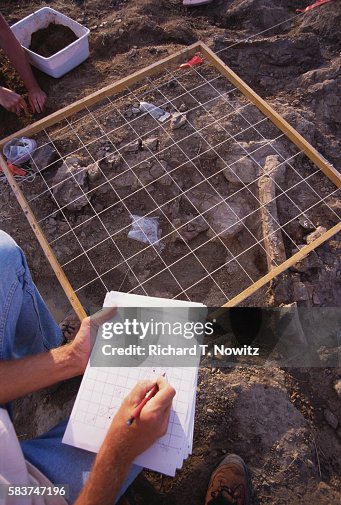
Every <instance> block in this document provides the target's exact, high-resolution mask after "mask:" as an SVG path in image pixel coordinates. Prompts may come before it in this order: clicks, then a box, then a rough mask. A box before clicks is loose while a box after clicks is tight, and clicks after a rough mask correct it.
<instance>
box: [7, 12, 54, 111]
mask: <svg viewBox="0 0 341 505" xmlns="http://www.w3.org/2000/svg"><path fill="white" fill-rule="evenodd" d="M0 47H1V48H2V49H3V51H4V53H5V54H6V56H7V57H8V59H9V60H10V61H11V63H12V64H13V66H14V68H15V69H16V70H17V72H18V73H19V74H20V77H21V78H22V80H23V81H24V84H25V87H26V89H27V91H28V99H29V102H30V104H31V107H32V109H33V111H36V112H42V111H43V108H44V105H45V102H46V94H45V93H44V91H42V89H41V88H40V86H39V84H38V83H37V81H36V79H35V77H34V75H33V72H32V69H31V66H30V64H29V62H28V60H27V57H26V53H25V50H24V49H23V48H22V47H21V45H20V44H19V42H18V41H17V39H16V38H15V36H14V34H13V32H12V30H11V28H10V27H9V25H8V23H7V22H6V21H5V19H4V18H3V16H2V15H1V14H0ZM9 93H14V92H13V91H11V90H7V89H6V88H2V89H1V94H0V98H1V96H2V97H4V94H7V97H8V99H9ZM14 95H16V96H17V97H20V95H17V94H16V93H14ZM20 98H21V100H18V106H19V109H16V110H13V112H18V111H19V112H20V109H23V108H26V103H25V101H24V99H23V98H22V97H20ZM13 99H15V97H14V96H13V95H12V101H13ZM23 103H24V104H25V105H23Z"/></svg>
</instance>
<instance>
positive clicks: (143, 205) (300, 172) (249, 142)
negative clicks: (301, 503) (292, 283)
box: [20, 62, 340, 305]
mask: <svg viewBox="0 0 341 505" xmlns="http://www.w3.org/2000/svg"><path fill="white" fill-rule="evenodd" d="M141 101H145V102H149V103H152V104H154V105H155V106H158V107H162V108H163V109H164V110H166V111H169V113H170V114H171V118H170V119H169V120H167V121H165V122H160V121H159V120H158V119H156V118H154V117H152V115H150V114H149V113H147V112H140V111H139V110H138V107H139V104H140V102H141ZM174 115H177V116H178V120H181V121H183V125H182V126H181V127H179V128H176V127H174V126H173V124H174V122H175V118H174ZM36 140H37V141H38V148H37V152H36V153H33V155H32V157H31V164H32V166H33V168H34V169H35V171H36V177H35V179H34V183H32V182H29V181H22V182H21V183H20V186H21V189H22V191H23V193H24V194H25V196H26V197H27V199H28V201H29V203H30V206H31V207H32V209H33V212H34V213H35V215H36V217H37V219H38V221H39V224H40V225H41V227H42V228H43V230H44V232H45V234H46V236H47V238H48V240H49V243H50V245H51V246H52V248H53V250H54V252H55V254H56V256H57V258H58V259H59V261H60V263H61V265H62V267H63V269H64V271H65V273H66V275H67V276H68V278H69V280H70V282H71V285H72V287H73V288H74V290H75V291H76V293H77V294H78V295H79V297H80V298H81V299H82V298H84V299H88V298H89V297H92V298H93V299H94V300H96V301H97V300H98V302H99V303H100V300H101V299H103V296H104V293H105V292H108V291H111V290H121V291H125V292H128V293H134V294H144V295H150V296H164V297H170V298H178V299H183V300H191V301H200V302H204V303H206V304H207V305H218V304H219V305H220V304H222V303H225V302H226V301H228V300H230V299H231V298H233V297H234V296H236V295H237V294H238V293H240V292H241V291H242V290H243V289H246V288H247V287H248V286H250V285H251V284H253V283H254V282H256V281H257V280H258V279H260V278H261V277H262V276H263V275H264V274H265V273H267V260H268V259H269V251H268V250H267V239H269V238H271V236H275V237H277V238H278V237H280V238H281V240H282V241H283V243H284V247H285V253H286V257H290V256H291V255H292V254H293V253H294V252H296V251H298V250H299V248H300V247H301V246H302V244H304V240H305V237H306V235H307V234H308V232H309V233H310V232H312V231H314V230H315V229H316V228H317V227H318V226H324V227H325V228H326V229H329V228H331V227H332V226H333V225H334V224H336V223H337V222H339V219H340V215H339V211H338V207H337V205H336V204H335V202H336V201H337V198H338V196H339V195H338V189H336V188H335V186H334V185H333V184H332V183H331V182H330V181H329V180H328V179H327V177H326V176H324V175H323V174H322V173H321V172H320V170H319V169H318V168H317V167H316V166H314V165H313V163H312V162H311V161H310V160H309V159H308V158H307V157H306V156H305V154H304V153H302V152H301V151H299V149H298V148H297V147H296V146H295V145H294V144H293V143H292V142H291V141H290V140H289V139H288V138H287V137H286V136H285V135H284V134H283V133H282V132H281V131H280V130H279V129H278V128H277V127H276V126H275V125H274V124H273V123H272V122H271V121H270V120H269V119H268V118H267V117H265V116H264V115H263V114H262V113H261V112H260V111H259V110H258V109H257V108H256V107H255V106H254V105H253V104H252V103H251V102H250V101H248V100H247V99H246V98H245V97H244V96H243V95H242V94H241V93H240V92H239V91H238V90H237V89H236V88H235V87H234V86H233V85H232V84H231V83H230V82H229V81H228V80H227V79H226V78H225V77H224V76H222V75H221V74H220V72H219V71H218V70H217V69H215V68H213V67H212V66H211V65H210V64H209V63H208V62H204V64H203V65H202V66H200V67H193V68H190V69H186V70H185V71H184V70H180V69H177V68H171V67H170V68H165V69H164V70H163V71H161V72H159V73H158V74H157V75H156V76H154V77H153V78H152V79H151V78H148V77H147V78H145V79H144V80H143V81H141V82H139V83H137V84H135V85H133V86H131V87H130V88H126V89H125V90H124V91H123V92H121V93H119V94H117V95H115V96H107V97H105V98H104V99H103V100H102V101H101V102H99V103H97V104H95V105H93V106H89V107H85V108H84V110H82V111H80V112H79V113H76V114H74V115H73V116H71V117H69V118H66V119H65V120H63V121H61V122H59V123H58V124H55V125H52V126H51V127H48V128H46V129H44V130H43V131H41V132H40V133H39V134H38V135H37V136H36ZM50 147H51V148H53V150H54V152H55V159H53V160H52V161H49V162H48V163H45V165H44V166H41V164H40V165H39V166H38V164H37V162H36V159H37V153H39V151H40V150H41V151H42V152H44V151H43V150H45V149H47V148H50ZM269 157H272V158H273V159H275V161H276V163H275V167H273V169H272V171H271V172H267V161H268V160H269ZM62 164H63V167H64V176H63V178H60V177H58V171H59V170H60V169H61V165H62ZM91 172H93V173H95V176H90V174H91ZM264 177H267V178H268V180H270V181H271V184H272V185H273V197H272V198H271V200H270V201H269V200H267V201H266V203H264V202H262V201H261V198H260V193H259V192H260V189H259V188H260V183H261V181H262V180H263V179H264ZM65 195H69V196H68V198H67V197H66V196H65ZM274 206H275V208H276V213H275V215H274V213H273V208H274ZM261 211H262V212H263V215H264V214H265V215H266V216H267V217H268V219H269V221H270V222H271V225H272V226H271V230H270V231H269V235H268V236H266V235H264V227H262V222H261ZM151 218H154V228H155V223H156V226H157V227H158V228H159V229H158V230H155V229H154V238H153V239H151V231H150V227H151V226H152V225H151V220H150V219H151ZM155 218H156V221H155ZM133 221H134V225H135V226H136V227H137V229H138V231H139V236H140V240H139V241H138V240H133V239H132V238H130V236H129V235H130V232H131V227H132V222H133ZM148 227H149V228H148ZM148 230H149V231H148ZM155 233H156V235H155ZM155 236H156V238H155ZM275 265H276V266H278V264H277V263H276V262H275Z"/></svg>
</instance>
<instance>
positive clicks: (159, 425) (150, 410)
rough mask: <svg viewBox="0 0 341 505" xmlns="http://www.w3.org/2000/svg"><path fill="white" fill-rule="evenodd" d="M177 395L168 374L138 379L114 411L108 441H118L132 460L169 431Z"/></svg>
mask: <svg viewBox="0 0 341 505" xmlns="http://www.w3.org/2000/svg"><path fill="white" fill-rule="evenodd" d="M174 396H175V390H174V388H172V386H170V385H169V384H168V382H167V380H166V379H165V377H158V378H157V379H156V381H141V382H139V383H138V384H137V385H136V386H135V387H134V388H133V390H132V391H131V392H130V393H129V395H128V396H127V397H126V398H125V399H124V400H123V403H122V405H121V407H120V409H119V410H118V412H117V414H116V415H115V417H114V419H113V422H112V425H111V428H110V430H109V432H108V435H107V438H108V442H109V443H115V444H118V445H119V447H120V452H121V454H122V453H124V454H125V456H126V457H129V458H130V459H131V461H133V460H134V459H135V458H136V456H138V455H139V454H141V453H142V452H144V451H145V450H146V449H147V448H148V447H150V446H151V445H152V444H153V443H154V442H155V441H156V440H157V439H158V438H160V437H162V436H163V435H164V434H165V433H166V431H167V427H168V421H169V414H170V410H171V407H172V400H173V398H174ZM109 440H110V441H109Z"/></svg>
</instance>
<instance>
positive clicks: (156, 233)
mask: <svg viewBox="0 0 341 505" xmlns="http://www.w3.org/2000/svg"><path fill="white" fill-rule="evenodd" d="M130 217H131V219H132V224H131V228H130V230H129V233H128V238H132V239H133V240H137V241H138V242H143V243H144V244H154V245H159V242H160V238H161V230H160V223H159V218H158V217H141V216H136V215H134V214H131V215H130Z"/></svg>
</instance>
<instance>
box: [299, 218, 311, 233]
mask: <svg viewBox="0 0 341 505" xmlns="http://www.w3.org/2000/svg"><path fill="white" fill-rule="evenodd" d="M298 222H299V223H300V225H301V226H302V228H304V229H305V230H314V229H315V226H314V225H313V223H312V222H311V221H309V219H307V218H306V217H305V216H300V217H299V218H298Z"/></svg>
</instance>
